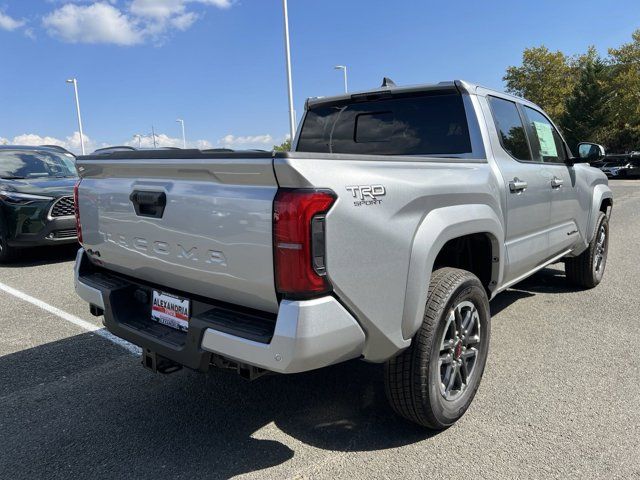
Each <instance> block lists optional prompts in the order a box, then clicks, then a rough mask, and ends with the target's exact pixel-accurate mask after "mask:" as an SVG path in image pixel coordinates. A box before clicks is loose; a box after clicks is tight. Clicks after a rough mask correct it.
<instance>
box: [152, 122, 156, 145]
mask: <svg viewBox="0 0 640 480" xmlns="http://www.w3.org/2000/svg"><path fill="white" fill-rule="evenodd" d="M151 136H152V137H153V148H156V129H155V127H154V126H153V125H151Z"/></svg>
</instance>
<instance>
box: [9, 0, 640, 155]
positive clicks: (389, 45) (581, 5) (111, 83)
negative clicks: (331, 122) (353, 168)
mask: <svg viewBox="0 0 640 480" xmlns="http://www.w3.org/2000/svg"><path fill="white" fill-rule="evenodd" d="M289 22H290V31H291V58H292V69H293V91H294V104H295V110H296V114H297V118H298V119H299V118H301V116H302V114H303V111H304V101H305V99H306V98H307V97H312V96H325V95H332V94H338V93H341V92H342V90H343V88H344V87H343V78H342V72H341V71H337V70H334V68H333V67H334V66H335V65H347V68H348V81H349V90H350V91H356V90H365V89H369V88H375V87H378V86H380V83H381V80H382V77H383V76H388V77H390V78H392V79H393V80H394V81H395V82H396V83H397V84H398V85H410V84H418V83H431V82H438V81H443V80H453V79H458V78H461V79H465V80H469V81H471V82H474V83H480V84H482V85H485V86H488V87H492V88H497V89H503V88H504V85H503V81H502V77H503V75H504V72H505V69H506V68H507V67H508V66H509V65H519V64H520V62H521V57H522V50H523V49H525V48H527V47H532V46H539V45H545V46H547V47H548V48H550V49H551V50H562V51H563V52H565V53H566V54H570V55H571V54H577V53H581V52H584V51H585V50H586V49H587V47H588V46H589V45H594V46H595V47H596V48H597V49H598V50H599V51H600V52H601V53H602V54H606V51H607V48H609V47H614V46H618V45H620V44H622V43H625V42H628V41H629V40H630V38H631V33H632V32H633V31H634V30H635V29H637V28H640V2H639V1H638V0H615V1H611V0H608V1H604V0H592V1H591V0H580V1H578V0H563V1H558V0H538V1H536V2H524V1H522V2H521V1H518V0H510V1H502V0H495V1H484V2H481V1H477V0H476V1H471V0H458V1H456V2H441V1H433V0H396V1H389V0H387V1H378V0H289ZM71 77H75V78H77V79H78V86H79V93H80V104H81V109H82V117H83V124H84V133H85V135H86V137H87V139H86V141H87V144H88V145H87V147H88V148H89V150H91V149H93V148H97V147H101V146H105V145H122V144H131V145H134V146H137V145H138V140H137V138H136V137H134V135H136V134H139V135H142V138H141V142H142V145H143V146H150V145H151V136H150V133H151V130H152V126H153V127H154V128H155V132H156V133H157V134H158V137H157V141H158V143H159V144H160V145H162V146H181V144H182V140H181V131H180V124H179V123H177V122H176V121H175V120H176V119H177V118H182V119H184V121H185V129H186V135H187V141H188V146H190V147H196V148H217V147H229V148H237V149H242V148H264V149H270V148H271V147H272V146H273V145H274V144H279V143H281V142H282V141H283V140H284V139H285V138H286V135H287V133H288V131H289V124H288V121H289V120H288V113H287V112H288V104H287V90H286V76H285V63H284V40H283V19H282V1H281V0H102V1H95V0H40V1H38V0H0V143H20V144H41V143H56V144H60V145H64V146H66V147H68V148H70V149H72V150H74V151H78V150H79V135H78V132H77V130H78V127H77V118H76V113H75V103H74V97H73V87H72V86H71V85H69V84H67V83H66V82H65V80H66V79H67V78H71Z"/></svg>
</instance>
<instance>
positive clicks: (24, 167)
mask: <svg viewBox="0 0 640 480" xmlns="http://www.w3.org/2000/svg"><path fill="white" fill-rule="evenodd" d="M75 176H76V170H75V166H74V164H73V161H72V160H70V159H69V158H66V157H64V156H63V155H58V154H55V153H52V152H43V151H32V150H0V178H16V179H19V178H40V177H75Z"/></svg>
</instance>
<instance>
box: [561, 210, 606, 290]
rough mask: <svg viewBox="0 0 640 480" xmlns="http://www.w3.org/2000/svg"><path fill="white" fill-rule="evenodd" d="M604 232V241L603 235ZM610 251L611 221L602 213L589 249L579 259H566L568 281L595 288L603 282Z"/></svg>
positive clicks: (565, 269)
mask: <svg viewBox="0 0 640 480" xmlns="http://www.w3.org/2000/svg"><path fill="white" fill-rule="evenodd" d="M603 232H604V240H602V234H603ZM608 251H609V220H608V218H607V216H606V215H605V214H604V213H602V212H600V214H599V215H598V221H597V222H596V229H595V232H594V234H593V238H592V239H591V242H590V243H589V248H587V249H586V250H585V251H584V252H582V253H581V254H580V255H578V256H577V257H571V258H566V259H565V261H564V272H565V275H566V277H567V280H568V281H569V282H571V283H572V284H574V285H577V286H579V287H583V288H593V287H595V286H596V285H598V284H599V283H600V282H601V281H602V277H603V275H604V268H605V266H606V265H607V254H608Z"/></svg>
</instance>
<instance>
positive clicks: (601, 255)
mask: <svg viewBox="0 0 640 480" xmlns="http://www.w3.org/2000/svg"><path fill="white" fill-rule="evenodd" d="M606 247H607V230H606V228H605V227H604V225H600V230H598V240H597V241H596V254H595V256H594V257H593V269H594V271H595V272H596V273H600V271H601V270H602V268H603V267H604V262H605V258H606V255H607V249H606Z"/></svg>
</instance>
